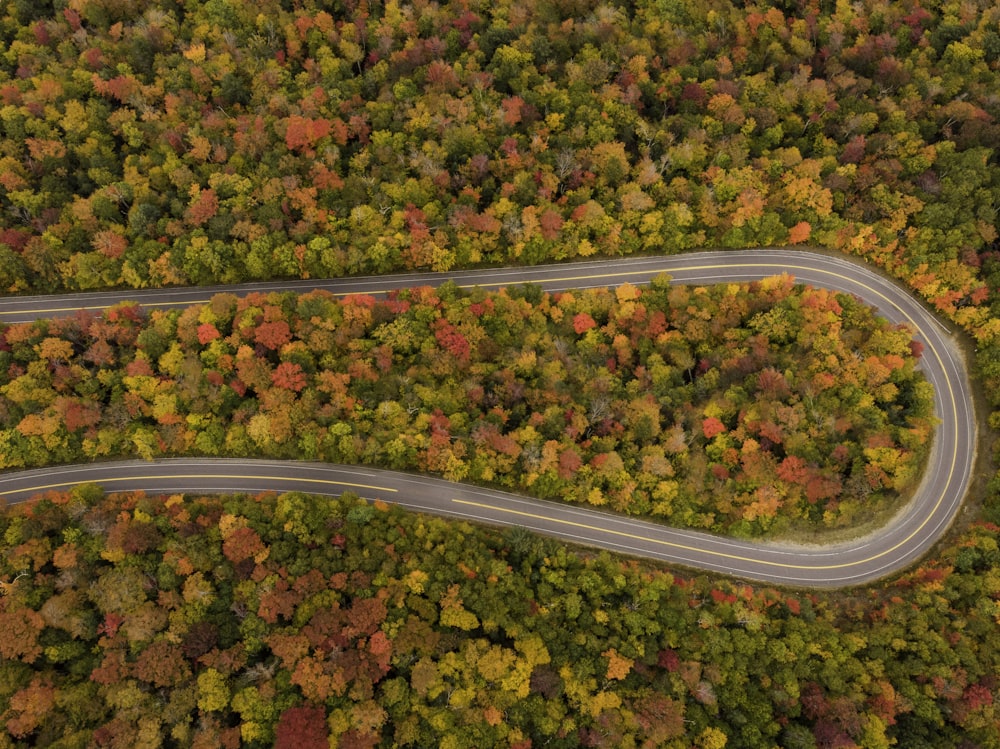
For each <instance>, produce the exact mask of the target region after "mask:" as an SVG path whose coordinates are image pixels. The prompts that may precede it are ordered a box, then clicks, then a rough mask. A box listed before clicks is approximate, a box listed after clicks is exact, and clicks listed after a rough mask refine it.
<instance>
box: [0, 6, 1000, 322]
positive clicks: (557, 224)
mask: <svg viewBox="0 0 1000 749" xmlns="http://www.w3.org/2000/svg"><path fill="white" fill-rule="evenodd" d="M998 13H1000V11H998V9H997V8H996V7H994V6H993V5H992V4H990V3H977V2H969V3H964V4H959V3H954V2H941V1H939V0H930V2H918V1H917V0H907V1H906V2H898V3H884V2H880V1H879V0H864V1H863V2H861V3H854V4H850V3H837V4H833V3H819V2H812V3H801V4H796V3H782V4H778V5H774V4H771V3H756V4H755V3H750V4H743V3H732V2H728V0H711V1H710V2H702V1H699V2H689V1H688V0H640V1H639V2H636V3H620V2H615V1H614V0H612V1H611V2H607V3H601V4H597V5H586V4H579V3H576V4H574V3H572V2H559V1H558V0H545V1H543V2H522V1H521V0H502V1H501V2H499V3H496V2H481V1H480V0H472V1H471V2H467V1H463V2H446V3H427V2H422V1H421V2H416V3H413V4H410V3H399V2H395V1H393V2H386V3H357V2H348V3H345V4H339V3H324V2H317V1H315V0H295V1H294V2H279V1H278V0H263V1H261V0H253V1H252V2H251V0H232V1H230V2H220V1H215V0H205V1H202V2H188V3H179V2H175V0H157V1H156V2H145V3H139V4H137V3H134V2H124V1H123V2H111V1H110V0H109V1H105V0H80V1H79V2H73V3H69V4H68V5H67V4H64V3H55V4H53V3H51V2H27V0H17V1H15V2H11V3H7V4H5V11H4V16H3V17H2V18H0V40H2V42H3V46H4V47H5V49H6V51H5V53H4V54H3V55H0V206H2V207H3V209H4V210H3V219H2V221H3V224H2V227H0V228H2V233H0V288H4V289H14V290H22V289H39V290H43V289H53V288H57V287H60V286H63V285H68V286H69V287H71V288H82V289H86V288H94V287H100V286H107V285H126V286H135V287H142V286H147V285H161V284H171V283H208V282H219V281H238V280H246V279H253V278H264V277H272V276H302V277H310V276H312V277H318V276H331V275H341V274H345V273H359V272H382V271H387V270H390V269H399V268H436V269H448V268H451V267H455V266H464V265H468V264H472V263H510V262H515V263H517V262H526V263H534V262H539V261H542V260H552V259H562V258H567V257H576V256H586V255H589V254H592V253H595V252H599V253H604V254H610V255H618V254H630V253H637V252H678V251H680V250H684V249H688V248H691V247H700V246H706V245H708V246H719V245H721V246H727V247H746V246H759V245H767V244H775V243H792V244H796V243H802V242H812V243H817V244H821V245H823V246H826V247H833V248H838V249H842V250H844V251H846V252H852V253H858V254H862V255H865V256H866V257H868V258H870V259H872V260H873V261H875V262H877V263H878V264H880V265H883V266H885V267H886V268H888V269H890V270H891V271H892V272H893V273H895V274H897V275H898V276H900V277H901V278H904V279H905V280H907V281H908V282H909V283H910V284H912V285H913V287H914V288H916V289H918V290H919V291H920V293H921V294H922V295H923V296H925V297H926V298H927V299H929V300H931V301H932V302H933V303H934V304H935V305H937V306H938V307H939V308H940V309H942V310H945V311H947V312H949V313H957V312H959V311H960V310H961V309H962V308H963V307H964V306H966V305H968V304H970V302H971V303H978V302H980V301H982V300H983V298H984V297H985V293H986V292H985V290H984V287H983V284H982V282H981V281H980V280H979V279H978V278H977V271H976V269H977V267H978V266H979V265H980V263H981V261H982V259H983V258H984V256H989V255H990V254H991V252H992V250H993V244H994V242H995V240H996V229H995V219H996V203H997V197H998V189H1000V185H998V181H997V177H996V170H995V169H994V168H993V166H994V159H995V154H994V151H993V149H994V147H995V145H996V142H997V137H998V134H1000V130H998V125H997V121H996V118H997V114H998V112H997V108H998V105H997V102H996V98H995V96H994V93H995V91H996V90H997V88H998V85H1000V81H998V78H997V65H998V60H1000V35H998V33H997V31H996V24H997V21H998V17H1000V16H998Z"/></svg>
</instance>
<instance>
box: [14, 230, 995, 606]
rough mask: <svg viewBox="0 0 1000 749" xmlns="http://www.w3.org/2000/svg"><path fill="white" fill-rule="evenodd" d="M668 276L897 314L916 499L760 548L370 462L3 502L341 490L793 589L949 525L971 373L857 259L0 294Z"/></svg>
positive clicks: (134, 296) (179, 297)
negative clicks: (921, 394) (796, 288)
mask: <svg viewBox="0 0 1000 749" xmlns="http://www.w3.org/2000/svg"><path fill="white" fill-rule="evenodd" d="M660 273H669V274H670V275H671V276H672V277H673V279H674V282H675V283H685V284H695V285H698V284H704V285H707V284H713V283H725V282H736V281H750V280H756V279H760V278H765V277H767V276H772V275H776V274H779V273H789V274H791V275H793V276H794V277H795V278H796V280H797V281H799V282H801V283H807V284H810V285H813V286H817V287H825V288H828V289H833V290H836V291H844V292H848V293H851V294H854V295H856V296H858V297H860V298H861V299H863V300H865V301H866V302H868V303H869V304H871V305H873V306H875V307H877V308H878V310H879V313H880V314H881V315H883V316H884V317H886V318H887V319H889V320H890V321H892V322H898V323H907V324H908V325H910V326H911V327H912V328H913V330H914V332H915V336H916V338H917V339H918V340H920V341H921V342H922V343H923V344H924V353H923V358H922V362H921V365H920V366H921V370H922V371H923V373H924V375H925V376H926V377H927V379H928V380H929V381H930V382H931V383H932V384H933V386H934V391H935V411H936V415H937V417H938V418H939V419H940V423H939V425H938V428H937V431H936V434H935V439H934V444H933V447H932V450H931V454H930V456H929V459H928V464H927V467H926V470H925V472H924V477H923V480H922V482H921V485H920V487H919V489H918V490H917V492H916V494H915V496H914V498H913V500H912V501H911V502H910V503H909V504H908V505H907V506H906V507H905V508H904V509H903V510H902V511H901V512H900V513H899V514H898V515H897V516H896V517H895V518H893V519H892V520H891V521H890V522H889V523H888V524H887V525H886V526H885V527H884V528H883V529H881V530H880V531H878V532H877V533H874V534H871V535H869V536H866V537H865V538H863V539H858V540H856V541H853V542H847V543H843V544H838V545H832V546H800V545H782V544H771V543H756V542H749V541H742V540H737V539H731V538H724V537H718V536H713V535H709V534H705V533H698V532H694V531H688V530H678V529H672V528H667V527H664V526H661V525H657V524H654V523H649V522H644V521H641V520H635V519H632V518H627V517H623V516H618V515H613V514H610V513H606V512H601V511H598V510H593V509H588V508H585V507H577V506H570V505H564V504H557V503H552V502H544V501H539V500H536V499H531V498H527V497H523V496H519V495H516V494H510V493H506V492H500V491H493V490H490V489H484V488H480V487H473V486H468V485H463V484H455V483H451V482H448V481H444V480H442V479H437V478H431V477H426V476H418V475H413V474H403V473H397V472H393V471H382V470H377V469H373V468H367V467H350V466H332V465H323V464H315V463H304V462H285V461H260V460H207V459H206V460H201V459H175V460H161V461H154V462H142V461H122V462H115V463H99V464H92V465H77V466H54V467H51V468H46V469H40V470H34V471H24V472H18V473H7V474H2V475H0V498H2V499H5V500H6V501H8V502H17V501H22V500H24V499H26V498H28V497H29V496H31V495H33V494H35V493H38V492H41V491H46V490H49V489H66V488H69V487H71V486H74V485H76V484H79V483H85V482H96V483H99V484H101V485H103V486H104V487H105V488H106V489H107V490H109V491H115V490H120V491H124V490H139V489H142V490H145V491H147V492H150V493H179V492H202V493H211V492H216V493H221V492H243V491H246V492H258V491H291V490H300V491H306V492H309V493H312V494H320V495H339V494H340V493H341V492H343V491H347V490H351V491H354V492H356V493H358V494H360V495H361V496H363V497H366V498H371V499H375V498H380V499H383V500H386V501H389V502H393V503H396V504H399V505H401V506H404V507H407V508H409V509H412V510H416V511H420V512H428V513H433V514H436V515H442V516H446V517H452V518H463V519H466V520H470V521H476V522H482V523H488V524H492V525H518V526H522V527H524V528H526V529H528V530H532V531H536V532H539V533H543V534H545V535H548V536H553V537H556V538H560V539H565V540H568V541H572V542H574V543H580V544H585V545H587V546H594V547H600V548H605V549H609V550H611V551H615V552H620V553H623V554H629V555H633V556H638V557H647V558H651V559H657V560H661V561H664V562H668V563H671V564H679V565H683V566H686V567H690V568H695V569H701V570H706V571H711V572H718V573H723V574H728V575H734V576H737V577H741V578H746V579H751V580H758V581H766V582H773V583H781V584H788V585H795V586H816V587H842V586H849V585H858V584H862V583H866V582H870V581H873V580H876V579H879V578H881V577H884V576H887V575H890V574H892V573H893V572H896V571H898V570H901V569H903V568H905V567H907V566H909V565H910V564H912V563H913V562H914V561H916V560H917V559H919V558H920V557H921V556H923V555H924V554H925V553H926V552H927V551H928V549H930V547H931V546H932V545H933V544H934V543H935V541H937V540H938V539H939V538H940V537H941V535H942V534H943V533H944V531H945V530H946V529H947V528H948V526H949V524H950V523H951V521H952V520H953V519H954V517H955V515H956V513H957V512H958V510H959V508H960V507H961V503H962V500H963V498H964V497H965V494H966V492H967V490H968V486H969V484H970V481H971V478H972V470H973V464H974V462H975V451H976V421H975V414H974V412H973V405H972V395H971V391H970V388H969V379H968V373H967V372H966V369H965V364H964V361H963V359H962V357H961V355H960V354H959V353H958V352H957V347H956V346H955V345H954V343H953V342H952V341H951V340H950V336H949V332H948V330H947V329H946V328H945V327H944V326H943V325H942V324H941V323H940V322H939V321H938V320H937V319H936V318H935V317H934V315H933V314H931V313H930V312H928V311H927V309H926V308H925V307H924V306H923V304H921V303H920V302H918V301H917V300H916V299H915V298H914V297H913V296H912V295H911V294H910V292H909V291H907V290H906V289H904V288H902V287H901V286H899V285H898V284H896V283H895V282H893V281H890V280H887V279H886V278H884V277H883V276H881V275H879V274H878V273H876V272H874V271H873V270H871V269H870V268H868V267H867V266H865V265H864V264H862V263H860V262H857V261H854V260H852V259H849V258H847V257H841V256H830V255H826V254H820V253H814V252H807V251H798V250H780V249H765V250H746V251H739V252H700V253H693V254H685V255H679V256H671V257H656V258H622V259H616V260H598V261H592V262H583V263H570V264H560V265H547V266H535V267H529V268H504V269H492V270H477V271H461V272H455V273H427V274H424V273H410V274H399V275H392V276H378V277H366V278H352V279H338V280H330V281H292V282H274V283H259V284H245V285H240V286H228V287H214V288H207V287H206V288H193V289H165V290H153V291H128V292H121V293H119V292H115V293H97V294H70V295H63V296H43V297H8V298H4V299H0V322H23V321H28V320H33V319H36V318H39V317H55V316H61V315H69V314H73V313H74V312H75V311H77V310H79V309H94V310H96V309H101V308H104V307H107V306H109V305H112V304H115V303H118V302H120V301H124V300H131V301H136V302H138V303H140V304H142V305H143V306H149V307H179V306H187V305H190V304H194V303H198V302H204V301H206V300H208V299H209V298H210V297H211V296H212V294H214V293H218V292H222V291H226V292H230V293H236V294H244V293H248V292H250V291H269V290H295V291H307V290H311V289H314V288H323V289H327V290H329V291H330V292H331V293H334V294H337V295H349V294H376V295H378V294H383V293H385V292H387V291H389V290H392V289H398V288H405V287H411V286H424V285H429V286H435V285H438V284H440V283H443V282H444V281H447V280H452V281H454V282H455V283H457V284H458V285H460V286H462V287H473V286H482V287H485V288H498V287H501V286H508V285H515V284H520V283H527V282H531V283H536V284H539V285H541V286H543V287H544V288H546V289H548V290H550V291H555V290H560V289H569V288H584V287H589V286H614V285H618V284H620V283H623V282H630V283H644V282H647V281H649V280H650V279H652V278H653V277H655V276H656V275H658V274H660Z"/></svg>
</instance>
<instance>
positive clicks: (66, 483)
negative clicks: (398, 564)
mask: <svg viewBox="0 0 1000 749" xmlns="http://www.w3.org/2000/svg"><path fill="white" fill-rule="evenodd" d="M163 479H202V480H210V479H227V480H228V479H244V480H246V479H249V480H251V481H274V482H288V483H292V482H294V483H309V484H325V485H328V486H347V487H350V488H352V489H370V490H373V491H381V492H391V493H393V494H395V493H397V492H398V491H399V490H398V489H392V488H391V487H388V486H371V485H369V484H352V483H351V482H349V481H334V480H332V479H315V478H312V479H310V478H295V477H293V476H255V475H253V474H250V475H247V474H227V473H211V474H204V473H182V474H176V473H169V474H161V475H154V476H109V477H108V478H101V479H94V480H91V481H85V482H82V483H94V484H110V483H115V482H118V483H120V482H124V481H162V480H163ZM80 483H81V482H80V481H62V482H59V483H56V484H44V485H41V486H29V487H25V488H23V489H10V490H8V491H3V492H0V497H2V496H5V495H8V494H23V493H24V492H40V491H45V490H47V489H61V488H64V487H67V486H76V485H78V484H80Z"/></svg>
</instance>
